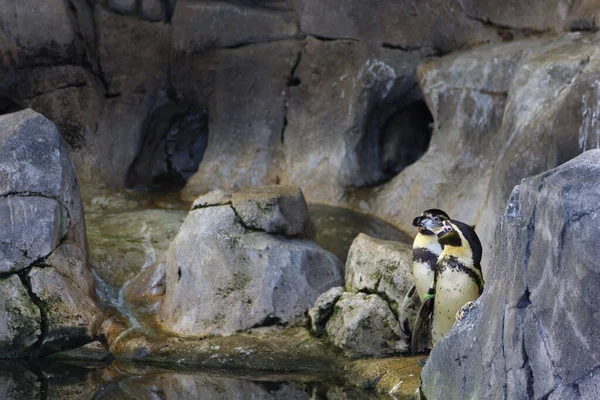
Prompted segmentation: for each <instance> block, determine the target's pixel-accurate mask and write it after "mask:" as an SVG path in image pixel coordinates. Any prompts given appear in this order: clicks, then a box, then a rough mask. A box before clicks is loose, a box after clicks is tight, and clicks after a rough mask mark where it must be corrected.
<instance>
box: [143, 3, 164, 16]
mask: <svg viewBox="0 0 600 400" xmlns="http://www.w3.org/2000/svg"><path fill="white" fill-rule="evenodd" d="M163 3H164V1H163V0H142V2H141V9H140V12H141V14H142V15H143V16H144V17H145V18H147V19H149V20H150V21H160V20H162V19H163V18H164V17H165V10H164V9H163Z"/></svg>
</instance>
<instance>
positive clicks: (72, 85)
mask: <svg viewBox="0 0 600 400" xmlns="http://www.w3.org/2000/svg"><path fill="white" fill-rule="evenodd" d="M87 86H88V83H87V82H86V81H84V82H75V83H68V84H66V85H62V86H58V87H55V88H52V89H49V90H44V91H41V92H35V93H34V94H33V95H32V96H30V97H28V98H27V100H31V99H33V98H35V97H39V96H44V95H46V94H50V93H54V92H57V91H59V90H65V89H71V88H82V87H87Z"/></svg>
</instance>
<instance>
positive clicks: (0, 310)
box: [0, 275, 42, 358]
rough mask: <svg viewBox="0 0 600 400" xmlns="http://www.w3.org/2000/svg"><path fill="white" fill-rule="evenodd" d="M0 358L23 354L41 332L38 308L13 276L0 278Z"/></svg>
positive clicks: (19, 281) (22, 355)
mask: <svg viewBox="0 0 600 400" xmlns="http://www.w3.org/2000/svg"><path fill="white" fill-rule="evenodd" d="M0 292H1V294H2V295H1V296H0V321H1V322H0V357H2V358H13V357H24V356H25V355H27V353H28V350H29V349H30V348H31V347H32V346H33V345H34V344H36V343H37V341H38V336H39V335H40V334H41V333H42V331H41V315H40V309H39V308H38V307H37V306H36V305H35V304H34V302H33V301H32V300H31V298H30V297H29V293H28V292H27V288H26V287H25V286H24V285H23V284H22V283H21V280H20V279H19V278H18V277H17V276H16V275H11V276H10V277H9V278H4V279H1V280H0Z"/></svg>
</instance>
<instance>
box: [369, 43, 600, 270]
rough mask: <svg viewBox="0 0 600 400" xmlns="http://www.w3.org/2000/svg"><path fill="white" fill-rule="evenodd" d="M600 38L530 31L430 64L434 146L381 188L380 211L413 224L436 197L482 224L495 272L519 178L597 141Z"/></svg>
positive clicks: (424, 79)
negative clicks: (498, 229) (494, 251)
mask: <svg viewBox="0 0 600 400" xmlns="http://www.w3.org/2000/svg"><path fill="white" fill-rule="evenodd" d="M598 40H599V39H598V37H596V36H595V35H592V34H587V33H579V32H578V33H571V34H567V35H562V36H559V37H555V38H538V39H527V40H520V41H514V42H510V43H504V44H495V45H488V46H483V47H480V48H476V49H472V50H469V51H465V52H460V53H455V54H450V55H447V56H445V57H441V58H439V59H436V60H432V61H430V62H427V63H424V64H423V65H421V66H420V68H419V79H420V81H421V86H422V87H423V92H424V95H425V97H426V100H427V103H428V105H429V108H430V110H431V112H432V114H433V116H434V119H435V130H434V133H433V135H432V139H431V143H430V145H429V149H428V151H427V152H426V153H425V154H424V155H423V157H422V158H421V159H419V160H418V161H417V162H415V163H414V164H412V165H410V166H408V167H407V168H406V169H404V170H403V171H402V172H400V173H399V174H398V175H397V176H396V177H395V178H394V179H392V180H391V181H390V182H388V183H386V184H385V185H384V186H383V187H382V188H378V189H377V190H376V191H374V192H373V194H374V196H375V197H376V199H375V200H374V207H373V209H372V210H371V211H372V212H374V213H375V214H376V215H378V216H380V217H382V218H385V219H387V220H389V221H391V222H392V223H394V224H395V225H397V226H398V227H399V228H400V229H402V230H405V231H410V230H412V229H413V227H412V226H411V221H412V219H413V218H414V216H415V215H419V214H420V213H421V212H422V210H423V209H427V208H433V207H436V208H440V207H441V208H443V209H444V210H445V211H446V212H448V213H449V215H451V216H452V217H453V218H455V219H457V220H461V221H464V222H466V223H469V224H475V225H476V226H477V232H478V235H479V237H480V239H481V241H482V244H483V245H484V251H483V261H482V266H483V273H484V277H486V275H487V265H488V264H489V256H490V254H491V252H490V250H491V242H492V238H493V232H494V229H495V226H496V222H497V220H498V217H499V216H500V214H501V212H502V209H503V207H504V205H505V202H506V199H507V198H508V196H509V195H510V192H511V190H512V188H513V187H514V185H516V184H518V183H519V182H520V180H521V179H523V178H526V177H528V176H531V175H535V174H538V173H541V172H543V171H545V170H548V169H550V168H554V167H556V166H558V165H560V164H561V163H564V162H566V161H568V160H569V159H571V158H573V157H575V156H576V155H577V154H579V153H581V152H582V151H584V150H586V149H590V148H592V147H596V146H597V143H598V142H597V140H596V139H597V137H596V136H597V135H596V130H595V128H594V126H595V125H594V124H595V122H593V121H592V119H593V118H592V117H591V115H592V114H594V113H595V111H594V110H595V104H596V102H595V100H594V99H596V97H597V93H596V92H597V90H596V86H594V83H593V82H595V80H596V77H597V74H598V71H599V70H598V66H599V65H600V64H599V62H598V60H599V59H598V57H597V55H596V53H595V51H594V50H593V49H594V48H595V46H596V44H597V43H598ZM549 75H552V76H553V77H554V78H553V79H551V80H548V79H546V78H547V77H548V76H549ZM590 118H591V119H590ZM507 138H508V139H507ZM458 142H460V143H463V144H464V146H461V147H460V148H458V147H456V146H455V145H454V144H455V143H458ZM441 199H443V201H442V200H441ZM398 204H402V207H398ZM366 207H368V206H366Z"/></svg>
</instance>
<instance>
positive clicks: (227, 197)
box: [192, 189, 231, 210]
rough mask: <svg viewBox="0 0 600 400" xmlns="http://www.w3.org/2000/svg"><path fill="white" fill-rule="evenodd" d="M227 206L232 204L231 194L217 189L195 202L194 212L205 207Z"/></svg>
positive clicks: (193, 205)
mask: <svg viewBox="0 0 600 400" xmlns="http://www.w3.org/2000/svg"><path fill="white" fill-rule="evenodd" d="M227 204H231V194H229V193H227V192H224V191H222V190H219V189H217V190H213V191H211V192H209V193H207V194H205V195H204V196H200V197H198V198H197V199H196V200H194V203H193V204H192V210H193V209H196V208H203V207H212V206H224V205H227Z"/></svg>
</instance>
